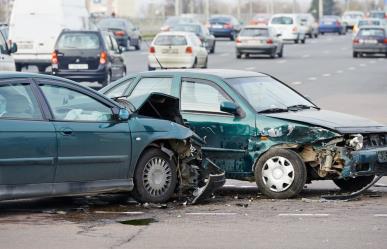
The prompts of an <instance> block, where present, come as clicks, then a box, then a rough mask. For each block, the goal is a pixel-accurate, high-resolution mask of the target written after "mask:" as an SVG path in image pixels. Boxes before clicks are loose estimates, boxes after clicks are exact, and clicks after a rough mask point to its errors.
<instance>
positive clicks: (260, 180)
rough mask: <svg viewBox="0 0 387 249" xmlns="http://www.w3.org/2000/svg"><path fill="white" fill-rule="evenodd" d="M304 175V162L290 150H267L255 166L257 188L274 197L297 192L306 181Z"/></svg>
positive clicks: (287, 196) (284, 197)
mask: <svg viewBox="0 0 387 249" xmlns="http://www.w3.org/2000/svg"><path fill="white" fill-rule="evenodd" d="M306 176H307V173H306V167H305V164H304V162H303V161H302V159H301V158H300V156H299V155H298V154H297V153H296V152H294V151H292V150H286V149H272V150H269V151H268V152H266V153H265V154H264V155H263V156H262V157H261V158H260V159H259V160H258V162H257V164H256V167H255V181H256V183H257V186H258V189H259V190H260V191H261V192H262V193H263V194H264V195H266V196H268V197H270V198H274V199H286V198H291V197H294V196H296V195H297V194H299V193H300V192H301V190H302V189H303V187H304V185H305V183H306Z"/></svg>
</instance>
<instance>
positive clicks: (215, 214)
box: [185, 213, 238, 216]
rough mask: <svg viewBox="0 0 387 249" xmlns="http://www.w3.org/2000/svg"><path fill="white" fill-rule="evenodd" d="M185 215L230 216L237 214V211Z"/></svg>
mask: <svg viewBox="0 0 387 249" xmlns="http://www.w3.org/2000/svg"><path fill="white" fill-rule="evenodd" d="M185 214H187V215H214V216H217V215H219V216H231V215H237V214H238V213H185Z"/></svg>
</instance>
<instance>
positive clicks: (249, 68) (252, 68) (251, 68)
mask: <svg viewBox="0 0 387 249" xmlns="http://www.w3.org/2000/svg"><path fill="white" fill-rule="evenodd" d="M254 69H255V67H246V68H245V70H254Z"/></svg>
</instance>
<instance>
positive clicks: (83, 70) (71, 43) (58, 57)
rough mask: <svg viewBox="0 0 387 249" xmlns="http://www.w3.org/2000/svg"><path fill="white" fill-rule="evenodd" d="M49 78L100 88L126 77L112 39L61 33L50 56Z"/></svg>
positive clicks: (107, 35)
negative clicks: (92, 83)
mask: <svg viewBox="0 0 387 249" xmlns="http://www.w3.org/2000/svg"><path fill="white" fill-rule="evenodd" d="M51 64H52V74H53V75H57V76H60V77H63V78H67V79H71V80H75V81H78V82H82V81H98V82H99V83H102V85H104V86H105V85H107V84H109V83H110V82H111V81H112V80H116V79H119V78H121V77H123V76H125V74H126V67H125V64H124V60H123V58H122V56H121V50H120V49H119V47H118V45H117V42H116V40H115V39H114V37H113V35H112V34H110V33H108V32H105V31H70V30H64V31H62V32H61V34H60V35H59V37H58V39H57V41H56V44H55V50H54V52H52V55H51Z"/></svg>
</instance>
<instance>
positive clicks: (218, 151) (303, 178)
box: [101, 70, 387, 198]
mask: <svg viewBox="0 0 387 249" xmlns="http://www.w3.org/2000/svg"><path fill="white" fill-rule="evenodd" d="M101 92H102V93H104V94H105V95H106V96H108V97H110V98H113V97H120V96H121V97H122V98H121V99H126V100H128V101H130V102H132V103H133V105H134V106H136V99H137V98H138V96H141V95H143V94H145V93H149V92H161V93H165V94H171V95H173V96H175V97H177V98H180V109H181V113H182V115H183V118H184V119H185V123H186V125H187V126H189V127H190V128H191V129H192V130H193V131H195V133H197V134H198V135H199V136H200V137H203V138H205V141H206V145H205V147H203V148H202V150H203V151H205V152H206V153H207V154H208V155H210V156H211V158H216V160H215V163H216V164H217V165H218V166H219V167H220V168H222V169H223V170H224V171H225V172H226V176H227V177H228V178H232V179H240V180H254V179H255V181H256V183H257V185H258V187H259V189H260V190H261V192H263V193H264V194H266V195H267V196H269V197H271V198H289V197H293V196H295V195H297V194H298V193H299V192H300V191H301V190H302V189H303V187H304V185H305V184H306V183H310V182H311V181H312V180H327V179H330V180H333V181H334V182H335V183H336V184H337V185H338V186H339V187H340V188H342V189H344V190H358V189H361V188H364V187H367V186H368V185H369V184H372V183H373V179H374V177H375V175H386V173H387V136H386V134H387V127H386V126H383V125H381V124H378V123H376V122H374V121H370V120H367V119H364V118H359V117H355V116H351V115H346V114H342V113H337V112H331V111H326V110H321V109H320V108H319V107H317V106H316V105H315V104H313V103H312V102H311V101H309V100H308V99H307V98H305V97H303V96H302V95H301V94H299V93H297V92H296V91H295V90H293V89H291V88H290V87H288V86H287V85H286V84H284V83H282V82H280V81H279V80H277V79H275V78H273V77H271V76H269V75H266V74H261V73H255V72H245V71H235V70H168V71H157V72H144V73H139V74H134V75H131V76H127V77H126V78H124V79H122V80H119V81H117V82H115V83H114V84H111V85H109V86H107V87H105V88H103V89H102V90H101ZM118 99H120V98H118Z"/></svg>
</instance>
